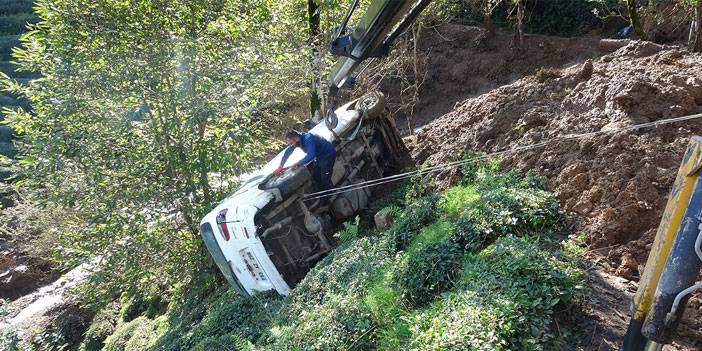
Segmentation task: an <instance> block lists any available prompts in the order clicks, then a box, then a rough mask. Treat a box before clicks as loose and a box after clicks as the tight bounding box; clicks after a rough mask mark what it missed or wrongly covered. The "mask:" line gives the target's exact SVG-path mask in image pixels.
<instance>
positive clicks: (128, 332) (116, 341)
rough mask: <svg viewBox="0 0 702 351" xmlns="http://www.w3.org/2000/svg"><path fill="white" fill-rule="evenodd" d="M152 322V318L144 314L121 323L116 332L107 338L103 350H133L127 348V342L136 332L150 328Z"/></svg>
mask: <svg viewBox="0 0 702 351" xmlns="http://www.w3.org/2000/svg"><path fill="white" fill-rule="evenodd" d="M152 324H153V321H152V320H150V319H148V318H146V317H143V316H142V317H138V318H136V319H134V320H132V321H130V322H127V323H119V324H118V325H117V329H115V332H114V333H113V334H112V335H110V336H109V337H108V338H107V339H105V347H104V348H103V351H131V350H130V349H128V348H127V343H128V342H129V340H130V339H131V338H132V336H134V335H135V332H137V331H140V332H141V331H142V330H143V329H144V328H147V329H148V328H149V327H150V326H151V325H152Z"/></svg>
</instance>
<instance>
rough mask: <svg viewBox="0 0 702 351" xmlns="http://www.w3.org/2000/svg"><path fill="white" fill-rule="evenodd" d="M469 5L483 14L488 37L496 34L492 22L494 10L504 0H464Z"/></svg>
mask: <svg viewBox="0 0 702 351" xmlns="http://www.w3.org/2000/svg"><path fill="white" fill-rule="evenodd" d="M464 1H465V2H466V3H467V4H468V6H471V7H473V8H474V9H476V10H477V11H479V12H480V13H481V14H482V15H483V27H485V31H486V32H487V35H488V37H492V36H494V35H495V25H494V24H493V23H492V12H493V11H494V10H495V8H497V6H500V4H501V3H502V0H464Z"/></svg>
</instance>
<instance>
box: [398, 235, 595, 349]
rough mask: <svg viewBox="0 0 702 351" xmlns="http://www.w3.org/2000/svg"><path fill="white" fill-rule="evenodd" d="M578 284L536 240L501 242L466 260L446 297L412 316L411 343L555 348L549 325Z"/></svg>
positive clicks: (575, 276)
mask: <svg viewBox="0 0 702 351" xmlns="http://www.w3.org/2000/svg"><path fill="white" fill-rule="evenodd" d="M581 279H582V275H581V274H580V273H579V272H578V271H577V270H573V269H572V268H571V267H569V266H568V265H567V264H565V263H564V262H562V261H560V260H558V259H557V258H556V257H555V256H554V255H552V254H551V253H549V252H547V251H544V250H543V249H541V248H540V247H539V244H538V241H537V240H534V238H517V237H503V238H499V239H497V241H496V242H495V244H494V245H492V246H490V247H488V248H487V249H485V250H483V251H482V252H480V253H475V254H470V255H469V256H468V257H467V262H466V266H465V268H464V270H463V276H462V278H461V281H460V283H459V284H457V286H456V288H455V289H454V290H453V291H452V292H451V293H450V294H449V296H447V297H446V298H445V299H443V300H441V301H439V302H438V303H436V304H435V305H434V306H433V308H432V309H430V310H427V311H426V312H421V313H419V314H417V315H416V316H415V318H414V319H413V321H414V322H416V323H417V324H416V325H417V326H416V327H415V328H413V333H414V338H413V340H412V342H411V343H412V345H426V349H454V350H458V349H477V350H493V349H498V348H500V349H526V350H542V349H549V348H553V349H558V348H559V347H558V346H559V345H556V343H557V342H558V339H557V337H556V335H554V334H553V333H552V332H551V323H552V321H553V319H554V316H555V314H556V312H557V311H558V310H559V309H560V308H561V307H563V306H565V305H566V303H568V302H569V301H571V299H572V298H573V296H574V295H575V293H576V292H577V290H578V289H579V283H580V280H581ZM561 346H562V345H561Z"/></svg>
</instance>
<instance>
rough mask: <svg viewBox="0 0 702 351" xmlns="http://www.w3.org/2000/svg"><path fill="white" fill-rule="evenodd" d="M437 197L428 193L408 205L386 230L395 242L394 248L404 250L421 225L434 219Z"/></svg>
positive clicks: (436, 214) (435, 216)
mask: <svg viewBox="0 0 702 351" xmlns="http://www.w3.org/2000/svg"><path fill="white" fill-rule="evenodd" d="M438 199H439V197H438V196H437V195H435V194H430V195H427V196H425V197H422V198H420V199H418V200H416V201H414V202H412V203H410V204H409V205H407V207H406V209H405V213H403V214H402V215H401V216H400V217H399V218H398V219H397V221H395V223H394V224H393V226H392V227H391V228H390V230H389V231H388V236H389V237H390V238H391V240H392V242H393V243H394V244H395V250H396V251H400V250H404V249H405V248H406V247H407V246H408V245H409V244H410V242H411V241H412V239H413V238H414V236H415V235H416V234H417V232H418V231H419V229H421V228H422V227H423V226H425V225H427V224H429V223H431V222H433V221H434V220H436V218H437V216H438V211H437V201H438Z"/></svg>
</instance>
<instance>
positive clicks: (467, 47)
mask: <svg viewBox="0 0 702 351" xmlns="http://www.w3.org/2000/svg"><path fill="white" fill-rule="evenodd" d="M598 40H599V38H598V37H595V36H586V37H580V38H557V37H547V36H542V35H526V36H525V38H524V46H525V47H526V48H529V49H527V50H526V51H523V52H517V51H514V50H510V49H509V48H510V47H512V46H513V44H512V41H513V37H512V35H511V34H498V35H497V36H496V37H493V38H490V39H487V38H486V37H485V32H484V31H483V30H482V29H480V28H478V27H469V26H462V25H455V24H444V25H441V26H438V27H432V28H428V29H425V30H424V31H423V32H422V34H421V35H420V40H419V51H420V53H421V56H422V58H425V59H426V63H425V64H423V65H421V68H422V69H426V79H425V80H424V84H423V85H422V86H421V90H420V94H419V101H418V103H417V105H416V106H415V111H414V119H415V125H416V126H417V127H421V126H423V125H425V124H426V123H428V122H430V121H432V120H434V119H436V118H437V117H440V116H442V115H444V114H446V113H448V112H450V111H452V110H453V109H454V107H455V104H456V103H457V102H461V101H464V100H466V99H467V98H471V97H475V96H478V95H481V94H484V93H486V92H489V91H491V90H493V89H496V88H498V87H500V86H503V85H505V84H509V83H512V82H514V81H516V80H518V79H520V78H522V77H524V76H527V75H531V74H534V73H536V72H537V71H538V70H539V69H542V68H551V67H562V66H563V65H565V64H568V63H575V62H582V61H585V60H586V59H588V58H594V57H598V56H600V55H602V52H600V51H598V49H597V43H598ZM420 74H421V73H420ZM397 88H398V84H397V82H395V81H393V80H388V81H387V82H386V83H385V84H382V85H381V89H383V90H384V91H389V92H390V94H389V95H390V104H391V105H392V104H393V103H394V102H395V103H396V102H397V101H396V100H397V99H396V98H395V99H393V96H397V92H396V91H394V90H396V89H397ZM408 113H409V112H408V111H401V112H400V113H398V115H397V117H398V123H397V125H398V128H399V129H400V131H401V132H403V133H406V132H407V123H406V115H407V114H408Z"/></svg>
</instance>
